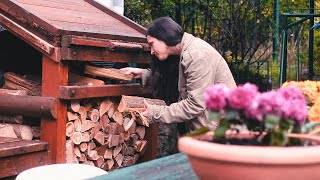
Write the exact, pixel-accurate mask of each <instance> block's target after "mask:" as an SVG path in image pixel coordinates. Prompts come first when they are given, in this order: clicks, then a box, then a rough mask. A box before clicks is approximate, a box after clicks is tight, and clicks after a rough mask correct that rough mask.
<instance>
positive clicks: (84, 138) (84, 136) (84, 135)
mask: <svg viewBox="0 0 320 180" xmlns="http://www.w3.org/2000/svg"><path fill="white" fill-rule="evenodd" d="M90 140H91V138H90V134H89V133H88V132H83V133H82V139H81V142H90Z"/></svg>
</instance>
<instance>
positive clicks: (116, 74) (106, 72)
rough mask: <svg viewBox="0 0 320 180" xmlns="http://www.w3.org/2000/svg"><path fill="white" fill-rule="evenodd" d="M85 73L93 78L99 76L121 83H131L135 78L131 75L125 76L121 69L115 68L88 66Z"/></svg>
mask: <svg viewBox="0 0 320 180" xmlns="http://www.w3.org/2000/svg"><path fill="white" fill-rule="evenodd" d="M84 73H86V74H89V75H92V76H94V77H95V76H99V77H104V78H110V79H115V80H120V81H131V80H132V78H133V76H132V75H131V74H125V73H123V72H122V71H120V70H119V69H114V68H101V67H94V66H89V65H86V66H85V69H84Z"/></svg>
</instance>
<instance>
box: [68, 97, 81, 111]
mask: <svg viewBox="0 0 320 180" xmlns="http://www.w3.org/2000/svg"><path fill="white" fill-rule="evenodd" d="M67 109H68V111H72V112H78V111H79V109H80V101H79V100H71V101H70V105H68V107H67Z"/></svg>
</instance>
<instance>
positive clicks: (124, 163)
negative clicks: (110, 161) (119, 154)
mask: <svg viewBox="0 0 320 180" xmlns="http://www.w3.org/2000/svg"><path fill="white" fill-rule="evenodd" d="M134 163H135V162H134V158H133V157H132V156H124V157H123V161H122V166H123V167H127V166H131V165H133V164H134Z"/></svg>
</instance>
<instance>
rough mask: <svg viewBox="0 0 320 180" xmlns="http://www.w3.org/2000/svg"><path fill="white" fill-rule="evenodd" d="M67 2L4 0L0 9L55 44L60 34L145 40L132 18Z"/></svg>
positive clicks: (142, 31)
mask: <svg viewBox="0 0 320 180" xmlns="http://www.w3.org/2000/svg"><path fill="white" fill-rule="evenodd" d="M68 2H69V3H66V4H64V3H61V2H60V1H59V2H57V1H39V0H36V1H26V0H18V1H10V0H3V1H1V2H0V9H2V10H4V11H6V12H7V13H9V14H10V15H12V17H15V18H16V19H15V21H17V22H18V23H19V24H20V25H23V26H24V27H28V29H29V28H30V29H32V32H34V33H36V34H41V35H42V36H44V37H46V38H48V39H49V40H50V41H52V42H51V43H52V44H53V45H55V46H56V45H59V43H58V42H57V41H59V36H61V35H63V34H69V35H85V36H87V37H99V38H108V39H118V40H130V41H135V42H146V38H145V32H146V30H145V28H144V27H142V26H140V25H138V24H136V23H135V22H133V21H131V20H129V19H127V18H125V17H123V16H120V15H118V14H116V13H115V12H113V11H111V10H107V11H104V10H100V9H98V8H96V7H95V6H93V5H91V4H89V3H87V2H85V1H83V0H82V1H80V0H69V1H68ZM80 5H81V8H79V7H80ZM62 6H63V7H62ZM100 6H101V5H100ZM103 8H104V9H107V8H105V7H103Z"/></svg>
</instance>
